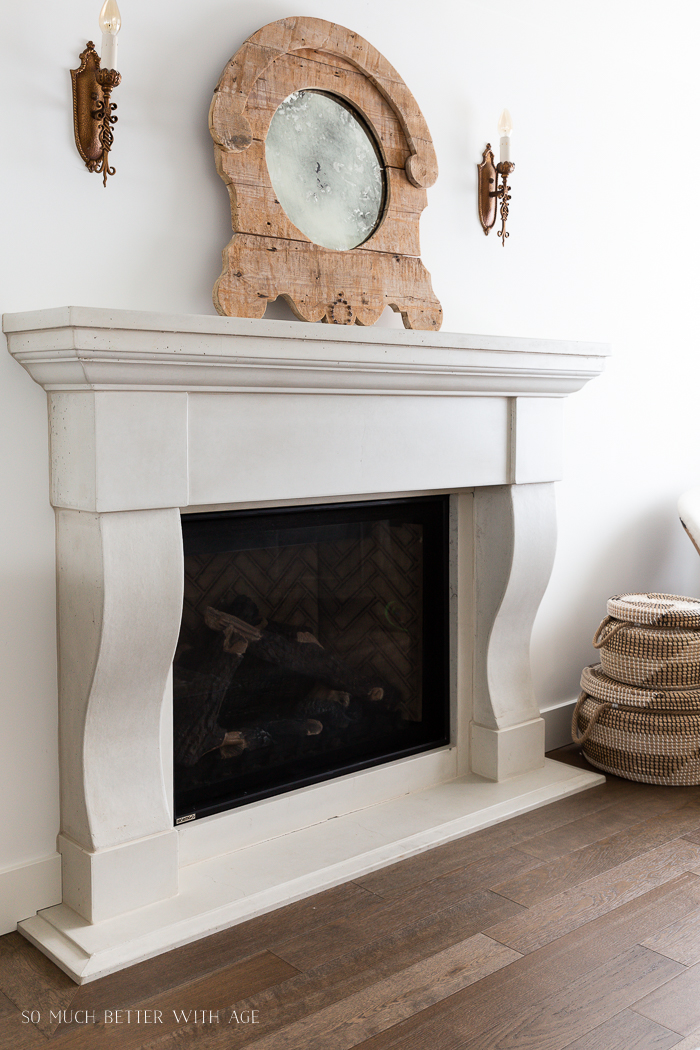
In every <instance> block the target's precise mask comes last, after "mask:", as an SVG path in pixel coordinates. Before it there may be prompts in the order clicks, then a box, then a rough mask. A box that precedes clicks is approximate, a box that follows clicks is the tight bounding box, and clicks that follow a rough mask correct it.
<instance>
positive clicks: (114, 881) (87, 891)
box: [58, 828, 179, 923]
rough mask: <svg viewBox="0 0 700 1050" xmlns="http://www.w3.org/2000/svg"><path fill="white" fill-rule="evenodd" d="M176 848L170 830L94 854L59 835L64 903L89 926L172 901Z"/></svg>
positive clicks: (176, 872)
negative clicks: (152, 905)
mask: <svg viewBox="0 0 700 1050" xmlns="http://www.w3.org/2000/svg"><path fill="white" fill-rule="evenodd" d="M178 845H179V839H178V834H177V831H176V830H175V829H174V828H173V829H172V830H171V831H163V832H160V833H159V834H157V835H149V836H148V838H143V839H137V840H136V841H135V842H126V843H124V844H123V845H120V846H112V847H110V848H109V849H103V850H97V851H95V852H89V851H88V850H85V849H82V847H80V846H79V845H78V844H77V843H75V842H73V841H72V840H71V839H69V838H66V836H65V835H59V836H58V850H59V853H60V854H61V858H62V867H63V879H64V893H63V900H64V903H65V904H67V905H68V906H69V907H70V908H71V909H72V910H73V911H75V912H77V914H78V915H80V916H81V917H82V918H84V919H87V921H88V922H93V923H95V922H104V921H105V920H107V919H112V918H114V916H115V915H121V914H123V913H124V912H130V911H133V910H134V909H135V908H142V907H144V906H145V905H147V904H154V903H155V902H156V901H160V900H164V899H166V898H167V897H174V896H175V894H176V893H177V886H178Z"/></svg>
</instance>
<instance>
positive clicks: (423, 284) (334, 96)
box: [209, 18, 442, 330]
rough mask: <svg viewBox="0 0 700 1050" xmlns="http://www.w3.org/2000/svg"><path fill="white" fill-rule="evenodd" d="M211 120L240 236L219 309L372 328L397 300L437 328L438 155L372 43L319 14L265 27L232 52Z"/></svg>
mask: <svg viewBox="0 0 700 1050" xmlns="http://www.w3.org/2000/svg"><path fill="white" fill-rule="evenodd" d="M209 125H210V130H211V134H212V137H213V139H214V143H215V153H216V163H217V169H218V171H219V174H220V175H221V177H222V178H223V180H224V182H225V183H226V185H227V186H228V190H229V194H230V198H231V217H232V225H233V230H234V234H233V237H232V239H231V241H230V242H229V244H228V245H227V247H226V248H225V249H224V253H223V271H222V274H221V276H220V277H219V279H218V281H217V282H216V285H215V287H214V305H215V306H216V308H217V310H218V311H219V313H221V314H225V315H227V316H232V317H262V316H263V314H264V313H265V309H266V307H267V304H268V302H270V301H271V300H273V299H276V298H277V297H278V296H282V297H283V298H284V299H286V300H287V302H288V303H289V304H290V306H291V307H292V309H293V311H294V313H295V314H296V315H297V317H299V318H300V319H302V320H304V321H328V322H331V323H334V324H353V323H357V324H363V325H369V324H373V323H374V322H375V321H376V320H377V318H378V317H379V316H380V315H381V313H382V312H383V310H384V308H385V307H386V306H391V307H392V309H394V310H396V311H398V312H400V313H401V316H402V318H403V323H404V325H405V327H406V328H418V329H433V330H437V329H438V328H439V327H440V324H441V322H442V309H441V307H440V303H439V302H438V300H437V299H436V298H435V295H434V293H433V290H432V286H431V283H430V274H429V273H428V271H427V270H426V269H425V267H424V266H423V264H422V262H421V260H420V248H419V239H418V224H419V219H420V215H421V212H422V211H423V209H424V208H425V206H426V204H427V193H426V190H427V187H429V186H431V185H432V184H433V183H434V182H435V179H436V178H437V162H436V159H435V152H434V149H433V144H432V141H431V139H430V134H429V132H428V128H427V125H426V123H425V120H424V119H423V116H422V114H421V112H420V110H419V109H418V106H417V105H416V102H415V99H414V98H413V96H412V95H411V93H410V92H409V90H408V88H407V87H406V85H405V84H404V82H403V80H402V79H401V78H400V76H399V75H398V73H397V72H396V70H395V69H394V68H393V67H392V66H391V65H390V64H389V63H388V62H387V60H386V59H385V58H384V57H383V56H382V55H381V54H380V53H379V52H378V51H377V50H376V49H375V48H373V47H372V46H371V44H369V43H368V42H367V41H366V40H363V39H362V37H359V36H358V35H357V34H356V33H352V32H350V30H348V29H344V28H343V27H342V26H338V25H335V24H333V23H331V22H326V21H323V20H322V19H319V18H285V19H282V20H280V21H279V22H272V23H270V25H267V26H264V27H263V28H262V29H260V30H259V31H258V32H257V33H255V34H254V35H253V36H252V37H250V38H249V39H248V40H247V41H246V43H245V44H244V45H243V47H242V48H241V49H240V50H239V51H238V52H237V53H236V54H235V55H234V56H233V58H232V59H231V61H230V62H229V63H228V65H227V66H226V68H225V69H224V72H223V73H222V76H221V79H220V81H219V83H218V85H217V87H216V91H215V92H214V98H213V100H212V104H211V110H210V115H209Z"/></svg>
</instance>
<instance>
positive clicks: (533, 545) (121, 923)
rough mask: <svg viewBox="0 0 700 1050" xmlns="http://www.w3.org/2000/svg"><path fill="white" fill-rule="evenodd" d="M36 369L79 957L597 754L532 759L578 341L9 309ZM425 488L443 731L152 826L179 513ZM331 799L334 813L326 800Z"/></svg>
mask: <svg viewBox="0 0 700 1050" xmlns="http://www.w3.org/2000/svg"><path fill="white" fill-rule="evenodd" d="M3 327H4V331H5V332H6V334H7V339H8V345H9V349H10V352H11V353H12V354H13V356H14V357H15V358H16V360H17V361H19V362H20V363H21V364H22V365H23V366H24V367H25V368H26V370H27V371H28V372H29V374H30V375H31V376H32V378H33V379H34V380H35V381H36V382H37V383H39V384H40V385H41V386H43V387H44V388H45V389H46V391H47V393H48V401H49V419H50V433H51V502H52V504H53V506H54V507H55V509H56V518H57V537H58V540H57V550H58V587H59V655H60V661H59V663H60V676H59V677H60V681H59V704H60V712H61V717H60V726H61V729H60V758H61V833H60V835H59V851H60V853H61V856H62V865H63V902H62V903H60V904H57V905H56V906H55V907H52V908H49V909H47V910H45V911H43V912H41V913H39V914H38V915H37V916H33V917H29V918H28V919H27V920H25V921H24V922H22V923H21V924H20V928H21V931H22V932H23V933H24V934H25V936H27V937H29V938H30V939H31V940H32V941H33V942H34V943H35V944H37V945H38V946H39V947H40V948H41V949H42V950H43V951H45V952H46V953H47V954H48V955H50V956H51V958H53V959H54V960H55V961H56V962H57V963H58V965H59V966H61V967H62V968H63V969H64V970H66V972H68V973H69V974H70V975H71V976H72V977H73V978H74V979H75V980H77V981H86V980H92V979H94V978H95V977H97V976H101V975H102V974H105V973H108V972H110V971H111V970H115V969H119V968H120V967H123V966H127V965H129V964H131V963H133V962H136V961H138V960H140V959H144V958H147V957H148V956H151V955H154V954H157V953H158V952H162V951H166V950H167V949H168V948H171V947H175V946H177V945H179V944H183V943H185V942H187V941H189V940H192V939H194V938H196V937H198V936H203V935H204V934H207V933H211V932H214V931H215V930H218V929H222V928H224V927H226V926H230V925H233V924H235V923H237V922H240V921H242V920H243V919H245V918H248V917H251V916H253V915H255V914H259V913H261V912H263V911H266V910H269V909H270V908H273V907H276V906H279V905H280V904H282V903H287V902H289V901H291V900H294V899H298V898H299V897H302V896H305V895H307V894H309V893H313V892H315V891H317V890H318V889H322V888H325V887H328V886H332V885H335V884H337V883H339V882H342V881H344V880H346V879H349V878H353V877H357V876H358V875H360V874H363V873H366V872H368V871H371V870H374V869H376V868H378V867H381V866H383V865H385V864H389V863H393V862H394V861H396V860H398V859H401V858H402V857H406V856H409V855H411V854H413V853H416V852H420V851H421V850H424V849H428V848H430V847H431V846H433V845H436V844H437V843H439V842H444V841H447V840H449V839H451V838H455V837H457V836H459V835H462V834H465V833H467V832H468V831H470V830H474V829H475V828H477V827H483V826H485V825H487V824H490V823H493V822H495V821H497V820H501V819H504V817H506V816H511V815H513V814H514V813H517V812H522V811H524V810H526V809H530V808H533V807H535V806H538V805H543V804H544V803H546V802H547V801H550V800H552V799H554V798H558V797H561V796H562V795H566V794H570V793H572V792H575V791H580V790H582V789H583V788H585V787H589V786H591V785H592V784H594V783H598V782H600V780H601V778H600V777H598V776H597V775H594V774H588V773H582V772H581V771H580V770H575V769H571V768H570V767H564V766H561V765H559V764H557V763H552V762H546V761H545V759H544V737H543V723H542V719H541V718H540V716H539V711H538V706H537V703H536V699H535V697H534V693H533V689H532V684H531V678H530V666H529V644H530V634H531V630H532V624H533V621H534V617H535V614H536V612H537V608H538V605H539V602H540V600H541V597H542V594H543V593H544V590H545V587H546V585H547V581H548V579H549V574H550V571H551V565H552V561H553V557H554V550H555V535H556V528H555V512H554V499H553V486H552V483H553V482H554V481H556V480H558V479H559V478H560V477H561V466H562V464H561V460H562V432H561V431H562V403H563V399H564V398H565V397H566V396H567V395H568V394H570V393H573V392H575V391H576V390H578V389H580V388H581V387H582V386H583V385H584V384H585V383H586V382H587V381H588V380H589V379H591V378H593V377H594V376H596V375H597V374H598V373H599V372H600V371H601V370H602V367H603V360H604V358H605V356H606V355H607V352H608V351H607V348H606V347H604V346H600V345H597V344H589V343H585V344H584V343H566V342H560V341H556V342H555V341H550V340H533V339H512V338H497V337H491V336H466V335H455V334H451V333H439V334H433V333H423V332H403V331H397V330H393V329H380V328H364V329H363V328H358V327H353V328H344V327H336V326H331V325H321V324H318V325H314V324H301V323H298V322H283V321H255V320H244V319H237V318H221V317H209V316H190V315H188V316H184V315H183V316H178V315H165V314H162V315H161V314H152V313H138V312H133V311H115V310H105V309H94V308H82V307H65V308H61V309H54V310H42V311H36V312H32V313H22V314H10V315H5V317H4V322H3ZM426 492H449V493H452V494H453V498H452V535H451V542H452V548H453V550H452V568H451V574H452V598H451V603H452V618H451V649H452V686H451V692H452V698H451V708H452V723H453V729H452V733H453V737H452V742H451V744H450V745H449V746H448V747H445V748H440V749H437V750H436V751H433V752H429V753H427V754H425V755H419V756H414V757H411V758H407V759H401V760H398V761H396V762H391V763H387V764H386V765H385V766H381V767H378V768H376V769H370V770H366V771H363V772H361V773H359V774H353V775H351V776H347V777H340V778H337V779H335V780H331V781H329V782H327V783H325V784H320V785H315V786H313V787H310V788H304V789H301V790H300V791H294V792H289V793H287V794H285V795H282V796H279V797H278V798H275V799H269V800H264V801H263V802H258V803H254V804H252V805H249V806H245V807H242V808H240V809H237V810H234V811H231V812H229V813H223V814H217V815H215V816H212V817H207V818H205V819H203V820H198V821H196V822H193V823H192V824H185V825H183V826H181V827H179V828H174V827H173V817H172V769H171V763H172V747H171V728H170V710H171V693H170V685H169V682H170V669H171V665H172V658H173V652H174V648H175V644H176V641H177V636H178V630H179V622H180V615H181V611H182V585H183V565H182V533H181V528H180V515H181V513H187V512H188V511H191V510H201V509H204V508H207V509H208V508H212V507H215V508H216V507H220V508H223V507H251V506H266V505H270V504H275V505H280V504H304V503H319V502H325V501H329V500H330V501H334V500H361V499H367V498H375V497H377V496H384V497H385V496H393V495H397V496H398V495H404V494H418V493H426ZM331 818H334V819H333V820H332V823H329V822H330V820H331Z"/></svg>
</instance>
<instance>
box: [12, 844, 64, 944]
mask: <svg viewBox="0 0 700 1050" xmlns="http://www.w3.org/2000/svg"><path fill="white" fill-rule="evenodd" d="M60 902H61V855H60V853H54V854H53V855H52V856H50V857H44V858H43V859H42V860H35V861H33V862H32V863H31V864H21V865H20V866H19V867H18V868H8V869H7V870H6V871H0V934H3V933H12V931H13V930H14V929H16V928H17V923H18V922H20V921H21V920H22V919H26V918H27V917H28V916H30V915H35V914H36V912H38V911H39V910H40V909H42V908H50V907H52V906H53V905H54V904H60Z"/></svg>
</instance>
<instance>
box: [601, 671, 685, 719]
mask: <svg viewBox="0 0 700 1050" xmlns="http://www.w3.org/2000/svg"><path fill="white" fill-rule="evenodd" d="M581 688H582V689H583V691H584V693H586V694H587V695H588V696H592V697H593V698H594V700H601V701H603V702H604V703H610V704H615V705H617V706H619V707H635V708H640V707H646V708H648V709H649V710H650V711H700V688H698V689H643V688H642V686H635V685H625V684H624V683H623V682H616V681H615V679H614V678H608V676H607V675H606V674H605V672H604V670H603V668H602V666H601V665H600V664H591V666H590V667H584V669H583V671H582V673H581Z"/></svg>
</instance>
